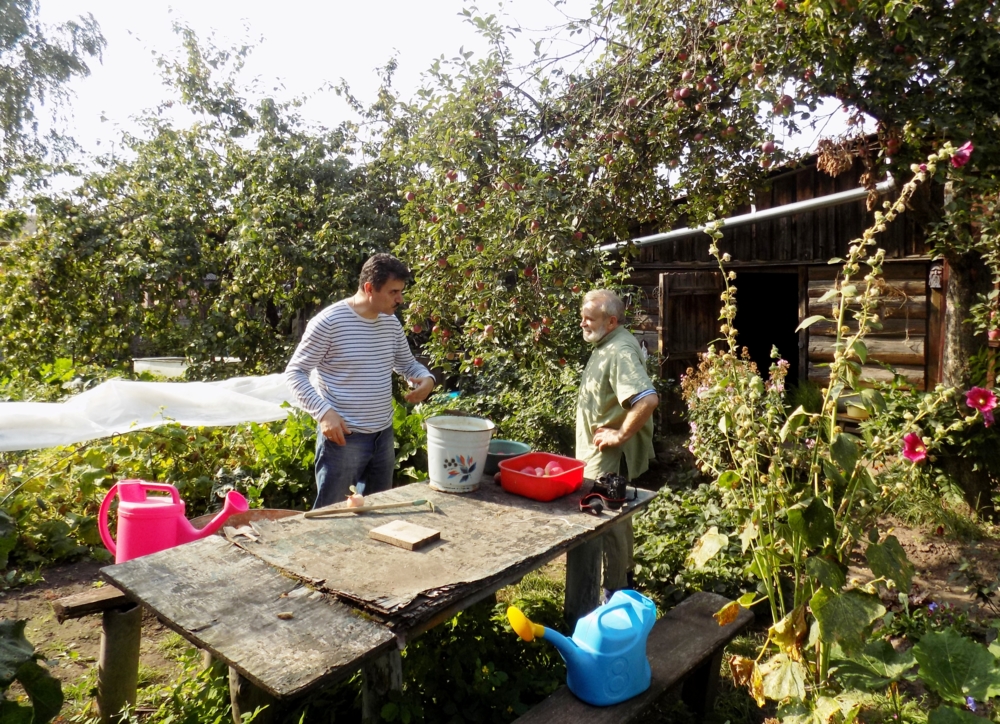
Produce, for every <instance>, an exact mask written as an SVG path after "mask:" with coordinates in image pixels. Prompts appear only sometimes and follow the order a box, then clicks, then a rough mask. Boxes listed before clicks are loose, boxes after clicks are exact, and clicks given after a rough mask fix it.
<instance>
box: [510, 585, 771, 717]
mask: <svg viewBox="0 0 1000 724" xmlns="http://www.w3.org/2000/svg"><path fill="white" fill-rule="evenodd" d="M726 603H728V601H727V600H726V599H725V598H723V597H722V596H719V595H717V594H714V593H705V592H702V593H696V594H694V595H693V596H691V597H690V598H688V599H685V600H684V601H682V602H681V603H680V604H679V605H678V606H677V607H676V608H673V609H671V610H669V611H667V612H666V613H665V614H663V617H662V618H660V619H659V620H658V621H657V622H656V625H655V626H654V627H653V630H652V631H651V632H650V634H649V638H648V639H647V640H646V655H647V657H648V658H649V667H650V669H652V680H651V681H650V685H649V688H648V689H646V691H644V692H643V693H642V694H639V695H638V696H635V697H633V698H631V699H627V700H626V701H623V702H621V703H620V704H615V705H613V706H591V705H590V704H585V703H584V702H582V701H580V700H579V699H577V698H576V697H575V696H574V695H573V694H572V692H570V690H569V689H568V688H566V687H565V686H563V687H561V688H560V689H558V690H556V692H555V693H553V694H551V695H550V696H549V697H548V698H547V699H545V701H543V702H541V703H540V704H538V705H537V706H535V707H532V708H531V709H530V710H529V711H528V712H527V713H526V714H524V715H523V716H522V717H520V718H519V719H516V720H515V721H516V722H517V724H534V723H535V722H538V724H542V723H543V722H544V723H545V724H562V723H565V724H581V722H586V724H619V722H628V721H631V720H633V719H635V718H636V717H638V716H639V715H640V714H642V712H643V711H645V710H646V709H647V708H649V707H650V706H651V705H652V704H653V702H655V701H656V700H657V699H658V698H659V697H660V696H662V695H663V694H664V692H666V691H667V690H668V689H671V688H673V687H674V686H676V685H677V684H678V683H679V682H680V681H681V680H682V679H683V678H684V677H685V676H687V675H688V674H689V673H691V672H692V671H694V670H695V669H696V668H697V667H698V666H699V665H702V664H704V663H706V662H708V661H710V660H711V659H712V657H713V655H714V654H715V653H716V651H717V650H718V649H719V648H721V647H723V646H725V645H726V643H727V642H729V641H731V640H732V639H733V638H734V637H735V636H736V635H737V634H738V633H739V632H740V631H742V630H743V629H744V628H746V626H747V625H748V624H749V623H750V622H751V621H752V620H753V614H752V613H751V612H750V611H748V610H746V609H740V612H739V615H738V616H737V618H736V620H735V621H733V622H732V623H730V624H728V625H727V626H719V624H718V623H717V622H716V621H715V619H714V618H712V614H714V613H715V612H716V611H718V610H719V609H720V608H722V606H724V605H725V604H726Z"/></svg>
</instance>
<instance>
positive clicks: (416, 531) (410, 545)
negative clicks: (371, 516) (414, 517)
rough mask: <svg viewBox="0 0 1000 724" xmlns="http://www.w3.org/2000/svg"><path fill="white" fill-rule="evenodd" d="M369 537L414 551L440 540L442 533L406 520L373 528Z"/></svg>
mask: <svg viewBox="0 0 1000 724" xmlns="http://www.w3.org/2000/svg"><path fill="white" fill-rule="evenodd" d="M368 537H369V538H374V539H375V540H380V541H382V542H384V543H388V544H389V545H394V546H397V547H399V548H404V549H406V550H408V551H414V550H416V549H417V548H420V547H421V546H425V545H427V544H428V543H430V542H432V541H436V540H438V539H440V538H441V531H439V530H434V529H432V528H425V527H424V526H422V525H416V524H415V523H408V522H407V521H405V520H394V521H392V522H391V523H386V524H385V525H380V526H379V527H378V528H372V529H371V530H370V531H368Z"/></svg>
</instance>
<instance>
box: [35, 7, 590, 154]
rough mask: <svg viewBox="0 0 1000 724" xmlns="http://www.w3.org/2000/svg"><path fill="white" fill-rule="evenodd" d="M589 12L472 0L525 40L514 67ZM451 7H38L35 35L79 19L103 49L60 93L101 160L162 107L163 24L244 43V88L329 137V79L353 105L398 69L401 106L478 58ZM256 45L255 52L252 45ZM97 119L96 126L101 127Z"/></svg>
mask: <svg viewBox="0 0 1000 724" xmlns="http://www.w3.org/2000/svg"><path fill="white" fill-rule="evenodd" d="M590 5H591V2H590V0H564V2H562V3H560V5H559V7H558V8H556V7H555V6H554V4H553V1H552V0H506V1H505V2H504V3H503V5H502V6H501V5H500V3H499V2H498V0H479V3H478V6H479V9H480V11H481V12H484V13H486V12H494V13H499V14H501V15H502V16H503V17H505V18H506V19H507V21H508V22H507V23H506V24H508V25H512V24H517V25H520V26H521V27H522V28H524V29H525V31H524V32H523V33H521V34H520V35H521V37H520V39H515V40H514V41H512V50H513V52H514V56H515V58H519V57H523V58H526V59H527V58H530V57H531V53H532V50H533V46H532V45H531V40H532V39H540V38H543V37H548V36H550V35H551V33H550V32H546V28H550V27H553V26H556V25H559V24H564V23H565V22H566V19H567V15H571V16H575V17H586V16H588V15H589V8H590ZM462 9H463V2H462V0H351V1H345V0H327V1H325V2H319V1H309V0H279V1H277V2H276V1H275V0H269V1H268V2H261V1H260V0H243V1H242V2H233V1H232V0H171V1H170V2H162V1H161V0H41V19H42V21H43V23H46V24H55V23H59V22H64V21H66V20H69V19H72V18H74V17H76V16H79V15H81V14H85V13H91V14H93V15H94V17H95V18H96V20H97V21H98V23H99V24H100V26H101V29H102V32H103V33H104V37H105V38H106V39H107V48H106V49H105V51H104V57H103V61H102V62H101V63H96V62H95V63H92V64H91V75H90V76H89V77H87V78H82V79H76V80H74V81H73V82H72V84H71V90H72V91H73V93H74V96H75V97H74V98H73V99H72V101H71V108H70V112H71V114H72V115H71V119H70V129H69V130H70V135H72V136H74V138H76V140H77V142H78V143H80V144H81V146H82V147H83V148H84V149H85V151H89V152H91V153H104V152H109V151H111V150H113V144H114V143H115V141H116V139H118V138H120V135H121V131H122V130H134V129H135V125H134V124H133V123H132V121H131V119H133V118H134V117H135V116H136V115H137V114H139V113H140V112H141V111H143V110H144V109H146V108H152V107H153V106H155V105H156V104H157V103H158V102H159V101H160V100H162V99H163V98H164V97H165V92H164V91H165V89H164V88H163V86H162V84H161V81H160V78H159V74H158V71H157V69H156V66H155V63H154V61H153V54H152V51H154V50H155V51H157V52H159V53H164V54H170V53H174V52H176V51H177V49H178V48H179V41H178V38H177V36H176V35H175V34H174V33H173V31H172V26H173V23H174V22H182V23H185V24H187V25H189V26H190V27H191V28H192V29H194V30H195V32H196V33H197V34H198V36H199V38H202V39H204V38H207V37H209V36H210V35H211V34H212V33H213V32H214V33H215V43H216V45H217V46H220V47H230V46H233V45H237V44H241V43H242V42H244V41H253V42H254V43H255V44H256V46H257V47H256V49H255V50H254V52H253V54H252V55H251V56H250V59H249V60H248V62H247V65H246V68H245V69H244V76H243V77H244V78H246V79H247V80H250V79H253V78H259V80H260V82H261V84H262V85H263V86H264V87H269V88H275V87H277V88H279V90H278V91H276V92H275V94H274V95H275V97H276V99H278V100H285V99H290V98H293V97H296V96H303V95H309V96H311V97H312V98H311V100H310V101H309V102H308V103H307V104H306V105H305V106H304V107H303V108H302V109H301V111H302V114H303V116H304V117H305V118H306V119H307V120H309V121H313V122H315V123H317V124H321V125H325V126H328V127H330V126H334V125H336V124H337V123H338V122H340V121H343V120H346V119H347V118H348V117H349V115H350V114H349V112H348V110H347V108H346V106H345V105H344V103H343V101H342V100H340V99H339V98H337V96H336V95H335V94H334V93H332V92H329V91H328V92H325V93H317V91H319V90H320V89H321V88H323V87H324V86H325V85H327V84H328V83H337V82H338V81H339V80H340V79H341V78H343V79H344V80H346V81H347V82H348V84H349V85H350V86H351V88H352V90H353V91H354V94H355V96H356V97H358V98H359V100H361V101H362V102H370V101H373V100H374V98H375V92H376V90H377V88H378V76H377V75H376V68H379V67H381V66H384V65H385V63H386V62H387V61H388V60H389V59H390V58H392V57H393V56H395V57H397V58H398V60H399V70H398V71H397V73H396V76H395V79H394V83H393V84H394V85H395V86H396V87H397V89H398V90H399V91H401V93H402V95H403V96H404V97H405V98H409V97H411V96H412V95H413V93H414V92H415V91H416V90H417V88H418V87H419V84H420V75H421V74H422V73H423V72H424V71H425V70H426V69H427V68H428V67H429V66H430V64H431V63H432V62H433V60H434V59H435V58H437V57H440V56H442V55H444V56H445V57H446V58H451V57H454V56H455V55H457V54H458V51H459V50H460V49H462V48H464V49H465V50H466V51H469V50H472V51H473V52H475V53H477V55H482V54H483V53H484V51H485V50H486V44H485V43H484V42H483V40H482V39H481V38H479V37H478V36H477V34H476V32H475V29H474V28H473V27H472V26H471V25H470V24H469V23H468V22H467V21H466V20H465V18H464V17H461V16H460V13H461V11H462ZM258 41H259V42H258ZM102 119H104V120H102Z"/></svg>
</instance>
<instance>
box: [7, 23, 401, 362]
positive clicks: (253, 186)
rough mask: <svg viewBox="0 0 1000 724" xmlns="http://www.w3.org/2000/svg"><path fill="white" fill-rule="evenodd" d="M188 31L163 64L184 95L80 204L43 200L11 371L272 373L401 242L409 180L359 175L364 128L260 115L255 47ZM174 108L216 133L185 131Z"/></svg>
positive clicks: (288, 108)
mask: <svg viewBox="0 0 1000 724" xmlns="http://www.w3.org/2000/svg"><path fill="white" fill-rule="evenodd" d="M177 32H178V34H179V35H180V37H181V41H182V43H183V46H184V53H183V56H182V57H181V58H179V59H177V60H174V59H169V58H166V57H162V56H161V57H159V58H158V63H159V66H160V68H161V70H162V73H163V77H164V81H165V82H166V84H167V86H168V88H169V90H170V91H171V92H172V93H173V94H174V95H176V96H177V97H178V100H177V101H166V102H164V103H163V104H161V106H160V108H159V110H158V111H157V112H155V113H154V114H153V115H151V116H149V117H147V118H145V119H143V123H142V125H143V128H144V133H143V134H142V135H140V136H127V137H126V138H125V139H123V145H124V146H125V147H126V149H127V151H128V152H127V153H124V154H116V156H115V157H114V158H110V157H109V158H104V159H101V160H100V163H99V164H98V168H97V170H95V171H93V172H91V173H90V174H89V175H87V176H86V177H85V178H84V179H83V181H82V184H81V186H80V188H78V189H77V190H76V191H75V192H74V194H73V195H72V196H65V197H62V196H51V197H39V198H36V199H35V200H34V204H35V207H36V209H37V211H36V216H37V230H36V231H35V232H34V233H33V234H30V235H26V236H22V237H20V238H17V239H15V240H13V241H12V242H11V243H10V244H9V245H6V246H0V268H2V269H3V270H4V271H3V273H2V274H0V317H2V318H3V319H4V330H5V334H4V335H3V336H2V338H0V357H2V359H3V366H4V368H6V369H8V370H10V369H30V368H32V367H33V366H37V365H39V364H41V363H44V362H47V361H50V360H51V359H52V357H53V356H57V355H58V356H66V357H73V358H74V359H76V360H77V361H78V362H83V363H93V362H96V363H100V364H103V365H108V366H114V365H119V364H121V363H123V362H127V360H128V359H129V358H130V357H132V356H139V355H140V354H142V355H154V356H155V355H183V356H185V357H187V358H189V359H190V360H192V361H193V362H195V363H196V367H199V366H200V367H201V368H202V369H201V372H202V373H204V372H205V371H210V372H212V373H213V374H222V373H223V372H222V371H223V369H225V370H226V372H225V374H227V375H232V373H233V371H234V369H236V368H234V367H233V366H232V364H230V365H229V366H226V367H225V368H223V366H222V365H223V361H224V359H225V358H237V359H238V363H236V364H237V365H238V369H239V370H240V371H244V372H248V373H252V372H272V371H274V370H276V369H280V368H282V367H283V366H284V364H285V363H286V362H287V361H288V358H289V357H290V355H291V352H292V349H293V348H294V346H295V344H296V342H297V339H298V336H299V334H300V333H301V330H302V328H303V327H304V325H305V323H306V321H307V320H308V318H309V317H310V316H311V315H312V314H313V313H314V312H315V311H316V310H317V309H319V308H320V307H322V306H324V305H326V304H328V303H330V302H332V301H335V300H336V299H339V298H342V297H345V296H347V295H348V294H349V293H350V292H352V291H353V290H354V289H355V288H356V284H357V274H358V271H359V270H360V267H361V264H362V263H363V262H364V260H365V259H366V258H367V257H368V256H369V255H370V254H371V253H372V252H374V251H379V250H382V251H384V250H387V249H388V248H389V247H390V246H391V244H392V243H393V241H394V240H395V239H396V237H397V236H398V230H399V224H398V218H397V215H396V213H395V205H396V196H395V188H394V180H393V179H392V178H391V176H390V175H387V172H383V171H382V170H380V168H379V167H378V166H377V165H373V164H369V165H367V166H364V167H361V166H352V165H351V163H350V162H349V160H348V156H347V154H348V153H349V152H350V150H351V149H350V147H349V145H348V143H349V140H350V139H349V135H350V134H349V133H348V131H347V129H343V128H342V129H338V130H334V131H324V130H318V129H308V128H306V127H305V126H304V124H303V123H302V122H301V120H300V119H299V118H298V117H297V115H296V114H295V110H294V109H295V108H296V106H297V102H292V103H288V104H284V105H279V104H277V103H275V102H274V101H272V100H271V99H268V98H264V99H263V100H261V101H259V102H258V103H256V104H251V103H250V102H249V101H247V100H245V99H244V98H243V97H241V96H240V95H239V93H238V91H237V87H238V86H237V80H236V79H237V77H238V74H239V71H240V69H241V68H242V65H243V62H244V60H245V57H246V55H247V54H248V53H249V48H246V47H243V48H238V49H235V50H233V51H226V50H219V49H217V48H214V47H211V46H207V47H206V46H201V45H199V44H198V40H197V38H196V37H195V36H194V34H193V33H192V32H191V31H190V30H189V29H186V28H178V29H177ZM174 105H179V106H182V107H183V108H185V109H186V110H187V111H189V112H190V113H191V114H193V115H194V117H196V118H197V119H198V122H197V123H194V124H193V125H191V126H189V127H178V126H176V125H175V121H174V120H172V119H173V118H175V117H176V109H171V107H172V106H174Z"/></svg>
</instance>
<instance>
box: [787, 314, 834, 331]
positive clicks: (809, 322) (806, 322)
mask: <svg viewBox="0 0 1000 724" xmlns="http://www.w3.org/2000/svg"><path fill="white" fill-rule="evenodd" d="M829 321H830V320H829V319H827V318H826V317H824V316H823V315H822V314H814V315H812V316H811V317H806V318H805V319H803V320H802V322H801V323H799V326H798V327H796V328H795V331H796V332H798V331H800V330H803V329H808V328H809V327H811V326H813V325H814V324H816V322H829Z"/></svg>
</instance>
